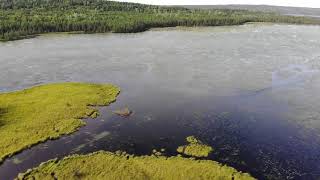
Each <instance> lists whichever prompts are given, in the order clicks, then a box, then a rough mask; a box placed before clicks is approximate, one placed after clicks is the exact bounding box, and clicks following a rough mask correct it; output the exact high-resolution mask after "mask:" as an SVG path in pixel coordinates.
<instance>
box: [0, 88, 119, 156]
mask: <svg viewBox="0 0 320 180" xmlns="http://www.w3.org/2000/svg"><path fill="white" fill-rule="evenodd" d="M119 92H120V89H119V88H118V87H116V86H113V85H111V84H90V83H56V84H48V85H41V86H36V87H33V88H30V89H25V90H21V91H16V92H11V93H2V94H0V137H1V138H0V162H1V161H3V159H4V158H6V157H8V156H11V155H13V154H15V153H17V152H19V151H21V150H23V149H26V148H28V147H30V146H32V145H34V144H37V143H39V142H43V141H45V140H48V139H55V138H58V137H59V136H61V135H64V134H70V133H72V132H74V131H76V130H77V129H78V128H79V127H81V126H83V125H84V124H85V122H83V121H82V120H81V119H82V118H87V117H95V116H97V115H98V111H97V110H96V109H94V108H93V107H92V106H100V105H108V104H110V103H111V102H113V101H115V100H116V96H117V95H118V93H119Z"/></svg>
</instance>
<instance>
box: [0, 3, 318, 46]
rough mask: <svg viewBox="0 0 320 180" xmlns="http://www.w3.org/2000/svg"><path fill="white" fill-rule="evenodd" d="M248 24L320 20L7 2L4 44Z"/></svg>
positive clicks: (0, 16) (2, 9)
mask: <svg viewBox="0 0 320 180" xmlns="http://www.w3.org/2000/svg"><path fill="white" fill-rule="evenodd" d="M246 22H275V23H295V24H320V20H319V19H313V18H307V17H292V16H283V15H279V14H275V13H263V12H250V11H245V10H223V9H212V10H200V9H186V8H182V7H164V6H151V5H142V4H135V3H124V2H112V1H109V0H2V1H0V40H2V41H8V40H16V39H21V38H28V37H33V36H35V35H37V34H40V33H48V32H74V31H77V32H84V33H102V32H118V33H122V32H123V33H127V32H141V31H145V30H147V29H149V28H153V27H174V26H221V25H240V24H244V23H246Z"/></svg>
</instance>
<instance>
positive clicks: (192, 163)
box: [17, 151, 254, 180]
mask: <svg viewBox="0 0 320 180" xmlns="http://www.w3.org/2000/svg"><path fill="white" fill-rule="evenodd" d="M28 179H33V180H37V179H39V180H40V179H41V180H42V179H52V180H53V179H70V180H72V179H88V180H91V179H109V180H116V179H122V180H127V179H128V180H129V179H130V180H131V179H137V180H143V179H161V180H172V179H176V180H179V179H181V180H184V179H195V180H196V179H211V180H221V179H230V180H231V179H234V180H251V179H254V178H253V177H251V176H250V175H249V174H247V173H241V172H238V171H237V170H235V169H234V168H232V167H228V166H224V165H221V164H219V163H218V162H215V161H210V160H195V159H192V158H183V157H164V156H159V157H156V156H133V155H128V154H126V153H121V152H118V153H111V152H105V151H99V152H95V153H92V154H88V155H72V156H69V157H65V158H64V159H62V160H60V161H58V160H57V159H54V160H50V161H48V162H45V163H42V164H41V165H40V166H38V167H36V168H34V169H29V170H28V171H27V172H25V173H22V174H19V175H18V177H17V180H28Z"/></svg>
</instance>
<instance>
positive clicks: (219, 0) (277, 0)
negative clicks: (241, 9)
mask: <svg viewBox="0 0 320 180" xmlns="http://www.w3.org/2000/svg"><path fill="white" fill-rule="evenodd" d="M119 1H126V2H137V3H144V4H154V5H216V4H265V5H276V6H296V7H313V8H320V0H119Z"/></svg>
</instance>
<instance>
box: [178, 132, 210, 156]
mask: <svg viewBox="0 0 320 180" xmlns="http://www.w3.org/2000/svg"><path fill="white" fill-rule="evenodd" d="M186 141H187V142H188V143H189V144H187V145H184V146H179V147H178V148H177V152H179V153H181V154H185V155H188V156H194V157H208V156H209V154H210V153H211V152H212V151H213V148H212V147H211V146H208V145H206V144H203V143H202V142H201V141H200V140H198V139H197V138H195V137H194V136H188V137H187V138H186Z"/></svg>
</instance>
